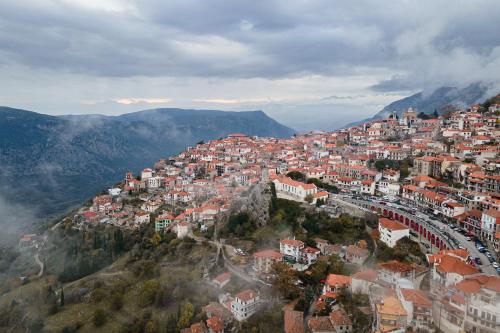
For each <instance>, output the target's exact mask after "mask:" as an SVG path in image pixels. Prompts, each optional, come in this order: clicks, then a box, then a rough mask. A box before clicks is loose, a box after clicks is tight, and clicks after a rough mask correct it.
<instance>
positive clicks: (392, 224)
mask: <svg viewBox="0 0 500 333" xmlns="http://www.w3.org/2000/svg"><path fill="white" fill-rule="evenodd" d="M378 223H379V224H380V225H381V226H382V227H383V228H385V229H389V230H407V229H409V228H408V227H407V226H405V225H404V224H401V223H399V222H397V221H394V220H390V219H388V218H385V217H381V218H379V220H378Z"/></svg>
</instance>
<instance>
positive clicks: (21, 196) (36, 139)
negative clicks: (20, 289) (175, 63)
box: [0, 107, 293, 216]
mask: <svg viewBox="0 0 500 333" xmlns="http://www.w3.org/2000/svg"><path fill="white" fill-rule="evenodd" d="M230 133H244V134H248V135H259V136H275V137H286V136H290V135H292V134H293V130H291V129H290V128H288V127H285V126H283V125H281V124H280V123H278V122H276V121H275V120H273V119H272V118H269V117H268V116H267V115H266V114H265V113H264V112H262V111H250V112H223V111H215V110H182V109H155V110H146V111H140V112H135V113H130V114H125V115H122V116H116V117H108V116H101V115H82V116H62V117H54V116H48V115H44V114H39V113H35V112H30V111H25V110H19V109H12V108H5V107H4V108H0V165H1V171H0V186H1V187H0V194H3V196H4V197H5V198H6V200H7V201H11V202H16V201H21V200H23V203H24V204H25V205H29V206H30V207H35V208H36V209H37V211H38V213H39V215H41V216H47V215H49V214H54V213H59V212H61V211H63V210H64V209H67V208H68V207H71V206H73V205H77V204H79V203H81V202H82V201H83V200H85V199H87V198H89V197H90V196H91V195H93V194H95V193H96V192H97V191H100V190H102V189H103V188H105V187H106V186H110V185H112V184H113V183H115V182H117V181H119V180H121V179H122V177H123V175H124V172H126V171H128V170H133V171H137V170H139V169H142V168H143V167H145V166H149V165H152V164H154V162H156V161H157V160H158V159H160V158H165V157H168V156H169V155H172V154H174V153H178V152H180V151H182V150H183V149H185V148H186V147H187V146H190V145H194V144H195V143H196V142H199V141H200V140H208V139H214V138H219V137H223V136H226V135H227V134H230ZM27 198H28V199H27Z"/></svg>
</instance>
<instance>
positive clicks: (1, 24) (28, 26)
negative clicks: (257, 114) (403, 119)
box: [0, 0, 500, 127]
mask: <svg viewBox="0 0 500 333" xmlns="http://www.w3.org/2000/svg"><path fill="white" fill-rule="evenodd" d="M499 18H500V1H498V0H449V1H439V0H429V1H426V0H415V1H405V0H401V1H394V0H387V1H384V0H377V1H373V0H365V1H363V0H356V1H353V0H346V1H333V0H325V1H319V0H318V1H315V0H311V1H306V0H301V1H294V0H284V1H273V0H265V1H255V0H252V1H243V0H241V1H239V0H231V1H218V0H210V1H207V0H199V1H196V0H182V1H173V0H172V1H170V0H12V1H10V0H6V1H0V105H7V106H13V107H20V108H26V109H30V110H35V111H38V112H42V113H48V114H70V113H73V114H76V113H78V114H80V113H104V114H121V113H125V112H131V111H135V110H140V109H146V108H156V107H194V108H202V109H205V108H210V109H223V110H254V109H262V110H264V111H266V112H268V113H269V114H270V115H271V116H274V117H276V118H277V119H278V120H280V121H282V122H285V123H286V124H289V125H291V126H295V127H297V126H300V125H301V124H310V126H315V124H317V123H318V121H319V123H321V122H323V121H324V120H326V119H335V120H338V121H339V122H346V121H350V120H354V119H357V118H362V117H366V116H369V115H372V114H374V113H375V112H376V111H378V110H379V109H381V108H382V107H383V106H385V105H386V104H388V103H390V102H392V101H394V100H396V99H399V98H401V97H404V96H407V95H409V94H410V93H413V92H416V91H419V90H421V89H427V90H429V89H432V88H434V87H437V86H440V85H454V86H463V85H466V84H468V83H470V82H474V81H484V82H494V83H498V81H499V78H500V19H499ZM308 126H309V125H308ZM303 127H307V126H303Z"/></svg>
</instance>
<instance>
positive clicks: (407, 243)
mask: <svg viewBox="0 0 500 333" xmlns="http://www.w3.org/2000/svg"><path fill="white" fill-rule="evenodd" d="M375 257H376V258H377V260H378V261H379V262H385V261H389V260H394V259H396V260H399V261H402V262H406V263H414V262H416V263H424V262H425V254H423V253H422V251H421V250H420V246H419V244H418V243H417V242H414V241H412V240H411V239H409V238H408V237H405V238H402V239H400V240H399V241H398V242H397V243H396V246H394V247H393V248H390V247H388V246H387V245H385V244H384V243H383V242H377V251H376V252H375Z"/></svg>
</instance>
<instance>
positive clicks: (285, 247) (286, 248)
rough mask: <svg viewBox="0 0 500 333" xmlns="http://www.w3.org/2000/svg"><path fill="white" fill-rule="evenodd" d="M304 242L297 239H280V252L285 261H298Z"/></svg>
mask: <svg viewBox="0 0 500 333" xmlns="http://www.w3.org/2000/svg"><path fill="white" fill-rule="evenodd" d="M304 246H305V245H304V242H303V241H300V240H297V239H283V240H281V241H280V253H281V254H282V255H283V257H284V259H285V261H294V262H298V261H300V258H301V250H302V249H303V248H304Z"/></svg>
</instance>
